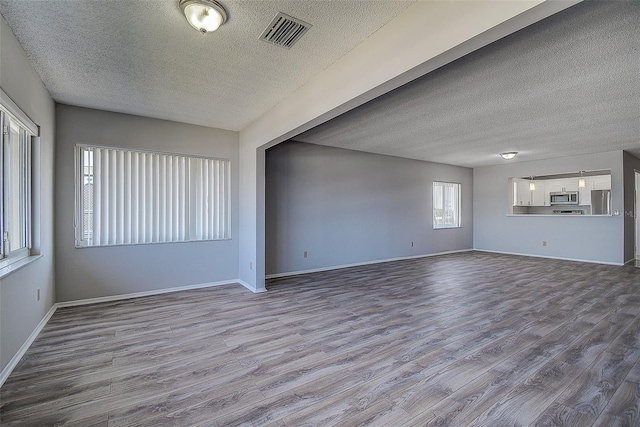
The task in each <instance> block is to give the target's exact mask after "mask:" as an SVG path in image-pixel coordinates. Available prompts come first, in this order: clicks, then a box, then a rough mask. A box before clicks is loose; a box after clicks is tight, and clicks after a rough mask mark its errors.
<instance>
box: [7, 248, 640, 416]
mask: <svg viewBox="0 0 640 427" xmlns="http://www.w3.org/2000/svg"><path fill="white" fill-rule="evenodd" d="M267 286H268V289H269V292H267V293H264V294H255V295H254V294H251V293H250V292H248V291H247V290H246V289H244V288H243V287H241V286H239V285H238V286H224V287H217V288H208V289H201V290H191V291H184V292H176V293H171V294H164V295H158V296H153V297H145V298H137V299H130V300H125V301H118V302H112V303H102V304H95V305H88V306H81V307H72V308H65V309H59V310H58V311H57V312H56V313H55V314H54V316H53V317H52V318H51V320H50V321H49V323H48V324H47V325H46V327H45V328H44V330H43V331H42V333H41V334H40V336H39V337H38V338H37V339H36V341H35V342H34V343H33V345H32V346H31V348H30V349H29V350H28V352H27V353H26V355H25V357H24V358H23V360H22V361H21V362H20V363H19V365H18V366H17V368H16V369H15V370H14V372H13V373H12V374H11V376H10V377H9V378H8V380H7V382H6V383H5V384H4V385H3V387H2V388H1V389H0V399H1V400H0V421H1V424H2V425H3V426H4V425H7V426H11V425H27V426H48V425H71V426H85V427H89V426H130V425H140V426H164V425H173V426H199V425H204V426H234V425H256V426H332V425H340V426H352V425H365V424H366V425H382V426H431V425H434V426H435V425H452V426H463V425H478V426H501V425H545V426H546V425H563V426H564V425H575V426H591V425H594V426H609V425H612V426H613V425H620V426H622V425H639V424H640V420H639V418H638V410H639V407H640V270H639V269H636V268H635V267H633V266H627V267H615V266H604V265H596V264H583V263H577V262H565V261H554V260H545V259H536V258H527V257H515V256H507V255H497V254H487V253H479V252H469V253H461V254H452V255H445V256H437V257H431V258H423V259H414V260H408V261H397V262H389V263H383V264H377V265H370V266H364V267H354V268H348V269H342V270H335V271H331V272H323V273H314V274H307V275H303V276H297V277H289V278H283V279H276V280H270V281H269V282H268V284H267Z"/></svg>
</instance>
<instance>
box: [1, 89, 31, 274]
mask: <svg viewBox="0 0 640 427" xmlns="http://www.w3.org/2000/svg"><path fill="white" fill-rule="evenodd" d="M12 127H13V128H17V130H18V138H19V140H18V143H19V148H18V150H19V152H20V154H19V156H20V159H19V160H20V169H19V172H18V173H17V174H15V173H14V172H12V171H11V167H10V166H9V165H7V164H6V162H7V161H8V158H7V155H8V153H6V144H5V142H7V141H6V138H9V136H10V133H11V129H12ZM39 134H40V130H39V128H38V126H37V125H36V124H35V123H34V122H33V121H32V120H31V119H30V118H29V117H28V116H27V115H26V114H25V113H24V112H23V111H22V110H21V109H20V108H19V107H18V106H17V105H16V104H15V103H14V102H13V101H12V100H11V98H10V97H9V96H8V95H7V94H6V93H5V92H4V91H3V90H2V89H1V88H0V136H1V138H0V176H1V182H2V185H0V237H1V240H0V277H2V276H4V275H5V274H7V273H9V272H10V271H13V269H14V266H16V265H17V266H18V267H17V268H19V267H20V266H22V265H24V264H25V263H24V262H23V261H25V260H26V259H27V258H29V257H30V256H31V252H32V249H33V238H32V228H33V220H32V218H33V216H32V215H33V212H32V206H33V188H32V174H33V159H32V145H33V144H34V141H35V140H36V139H37V138H38V136H39ZM10 143H13V141H11V142H10ZM5 174H8V176H5ZM13 179H19V180H20V194H21V197H20V199H21V203H22V206H21V214H20V216H21V219H20V231H19V234H20V235H21V236H22V238H24V247H20V248H18V249H15V250H11V244H12V243H13V242H10V241H9V235H10V234H9V227H11V226H12V224H9V217H10V213H9V197H8V191H9V188H8V187H9V186H10V185H11V181H12V180H13ZM20 246H22V245H20ZM27 263H28V261H27Z"/></svg>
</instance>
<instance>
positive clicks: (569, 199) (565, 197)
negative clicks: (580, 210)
mask: <svg viewBox="0 0 640 427" xmlns="http://www.w3.org/2000/svg"><path fill="white" fill-rule="evenodd" d="M549 197H550V200H549V203H550V204H551V205H577V204H578V192H577V191H561V192H557V193H550V194H549Z"/></svg>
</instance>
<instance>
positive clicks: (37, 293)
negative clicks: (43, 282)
mask: <svg viewBox="0 0 640 427" xmlns="http://www.w3.org/2000/svg"><path fill="white" fill-rule="evenodd" d="M36 296H37V298H38V301H40V288H38V290H37V291H36Z"/></svg>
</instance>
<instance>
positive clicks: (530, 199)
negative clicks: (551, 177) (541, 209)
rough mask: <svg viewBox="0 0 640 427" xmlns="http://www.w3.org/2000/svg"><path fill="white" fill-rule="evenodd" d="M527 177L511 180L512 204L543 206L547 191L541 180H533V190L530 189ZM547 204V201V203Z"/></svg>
mask: <svg viewBox="0 0 640 427" xmlns="http://www.w3.org/2000/svg"><path fill="white" fill-rule="evenodd" d="M530 183H531V181H530V180H528V179H514V180H513V206H544V205H545V199H546V198H547V194H548V193H547V192H546V191H545V183H544V182H543V181H534V184H535V186H536V189H535V190H533V191H532V190H530V187H529V184H530ZM547 204H548V203H547Z"/></svg>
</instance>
